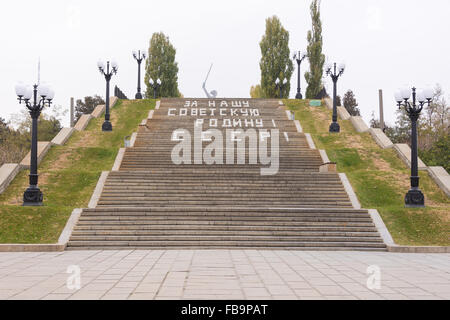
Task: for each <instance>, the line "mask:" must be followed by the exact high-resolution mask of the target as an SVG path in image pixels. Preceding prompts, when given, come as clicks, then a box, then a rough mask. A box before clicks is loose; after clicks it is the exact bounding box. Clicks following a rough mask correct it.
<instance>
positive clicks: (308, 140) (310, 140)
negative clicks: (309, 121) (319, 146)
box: [305, 133, 316, 149]
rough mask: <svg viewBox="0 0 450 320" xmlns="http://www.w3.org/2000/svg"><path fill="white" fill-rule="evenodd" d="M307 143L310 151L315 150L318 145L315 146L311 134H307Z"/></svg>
mask: <svg viewBox="0 0 450 320" xmlns="http://www.w3.org/2000/svg"><path fill="white" fill-rule="evenodd" d="M305 137H306V142H308V146H309V148H310V149H315V148H316V145H315V144H314V141H313V139H312V138H311V135H310V134H309V133H305Z"/></svg>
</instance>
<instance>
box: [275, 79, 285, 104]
mask: <svg viewBox="0 0 450 320" xmlns="http://www.w3.org/2000/svg"><path fill="white" fill-rule="evenodd" d="M286 83H287V79H286V78H284V80H283V82H281V80H280V78H277V80H275V86H276V87H278V90H279V91H280V99H282V98H283V89H284V87H285V86H286Z"/></svg>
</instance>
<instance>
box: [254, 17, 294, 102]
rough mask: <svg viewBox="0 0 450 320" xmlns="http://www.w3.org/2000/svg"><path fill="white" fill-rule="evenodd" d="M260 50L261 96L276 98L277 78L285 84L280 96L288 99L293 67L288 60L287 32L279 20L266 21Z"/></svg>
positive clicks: (277, 95) (277, 91)
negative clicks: (285, 80)
mask: <svg viewBox="0 0 450 320" xmlns="http://www.w3.org/2000/svg"><path fill="white" fill-rule="evenodd" d="M259 46H260V48H261V61H260V63H259V67H260V69H261V94H262V97H264V98H278V97H279V96H280V94H279V89H278V88H277V86H276V84H275V81H276V79H277V78H279V79H280V80H281V82H283V81H284V79H287V83H286V84H285V85H284V86H283V89H282V96H283V97H284V98H287V97H289V91H290V89H291V84H290V79H291V75H292V72H293V70H294V65H293V63H292V60H291V59H290V52H289V32H288V31H286V30H285V29H284V28H283V26H282V25H281V22H280V19H278V17H277V16H273V17H270V18H267V19H266V32H265V34H264V36H263V38H262V40H261V42H260V43H259Z"/></svg>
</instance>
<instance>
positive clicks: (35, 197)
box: [23, 85, 43, 206]
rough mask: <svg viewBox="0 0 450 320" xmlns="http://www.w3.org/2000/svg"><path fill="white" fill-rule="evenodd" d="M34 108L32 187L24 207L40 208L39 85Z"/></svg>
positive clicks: (27, 193)
mask: <svg viewBox="0 0 450 320" xmlns="http://www.w3.org/2000/svg"><path fill="white" fill-rule="evenodd" d="M30 103H31V102H30ZM32 103H33V108H32V109H31V111H30V115H31V119H32V122H31V151H30V174H29V182H30V185H29V187H28V189H27V190H25V192H24V194H23V205H24V206H40V205H42V199H43V195H42V192H41V191H40V190H39V188H38V186H37V185H38V173H37V144H38V141H37V140H38V118H39V114H40V106H39V101H38V96H37V85H34V90H33V102H32Z"/></svg>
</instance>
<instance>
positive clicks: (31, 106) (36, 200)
mask: <svg viewBox="0 0 450 320" xmlns="http://www.w3.org/2000/svg"><path fill="white" fill-rule="evenodd" d="M15 89H16V94H17V96H18V100H19V104H22V102H24V103H25V106H26V107H27V109H28V111H29V112H30V116H31V120H32V122H31V157H30V175H29V177H30V178H29V179H30V185H29V187H28V188H27V189H26V190H25V192H24V193H23V205H24V206H41V205H42V200H43V198H44V197H43V194H42V192H41V190H40V189H39V187H38V176H39V175H38V172H37V167H38V164H37V148H38V147H37V145H38V143H37V142H38V141H37V139H38V119H39V115H40V114H41V111H42V109H43V108H44V107H45V106H46V105H47V106H50V104H51V101H52V100H53V97H54V96H55V92H54V91H53V89H51V88H50V87H49V86H47V85H45V84H35V85H33V88H31V87H30V86H26V85H24V84H23V83H21V82H19V83H18V84H17V85H16V88H15Z"/></svg>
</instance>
